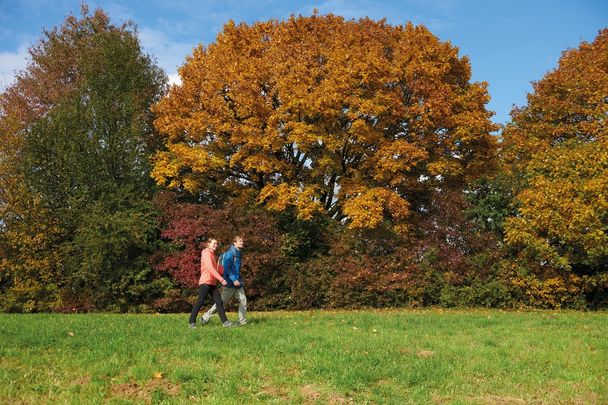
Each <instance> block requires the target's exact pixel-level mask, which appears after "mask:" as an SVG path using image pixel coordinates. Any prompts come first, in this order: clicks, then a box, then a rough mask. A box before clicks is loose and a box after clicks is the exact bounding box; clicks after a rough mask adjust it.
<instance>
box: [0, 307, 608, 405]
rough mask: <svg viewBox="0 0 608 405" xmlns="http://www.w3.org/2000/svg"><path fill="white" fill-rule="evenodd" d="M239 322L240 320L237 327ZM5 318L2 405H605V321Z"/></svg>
mask: <svg viewBox="0 0 608 405" xmlns="http://www.w3.org/2000/svg"><path fill="white" fill-rule="evenodd" d="M229 315H230V318H232V319H234V318H235V317H236V314H234V313H232V314H229ZM249 320H250V324H249V325H247V326H246V327H239V328H231V329H225V328H221V327H220V326H219V322H218V320H217V317H216V318H214V319H213V320H212V322H211V323H210V324H209V325H206V326H200V324H199V327H198V328H197V329H192V330H191V329H188V328H187V315H186V314H182V315H110V314H88V315H58V314H37V315H7V314H4V315H0V403H15V404H17V403H32V404H39V403H53V404H55V403H75V404H79V403H82V404H85V403H110V404H124V403H210V404H213V403H217V404H224V403H235V404H236V403H323V404H324V403H357V404H359V403H395V404H402V403H420V404H432V403H438V404H477V403H478V404H488V403H489V404H524V403H534V404H559V403H564V404H570V403H589V404H596V403H608V381H607V380H608V338H607V337H608V313H606V312H595V313H588V312H554V311H532V312H503V311H495V310H463V311H459V310H454V311H442V310H419V311H417V310H389V311H352V312H347V311H344V312H334V311H331V312H330V311H319V312H275V313H251V314H250V316H249Z"/></svg>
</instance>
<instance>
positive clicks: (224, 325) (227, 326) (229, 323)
mask: <svg viewBox="0 0 608 405" xmlns="http://www.w3.org/2000/svg"><path fill="white" fill-rule="evenodd" d="M222 326H223V327H224V328H232V327H233V326H235V325H234V324H233V323H232V322H230V321H226V322H224V323H223V324H222Z"/></svg>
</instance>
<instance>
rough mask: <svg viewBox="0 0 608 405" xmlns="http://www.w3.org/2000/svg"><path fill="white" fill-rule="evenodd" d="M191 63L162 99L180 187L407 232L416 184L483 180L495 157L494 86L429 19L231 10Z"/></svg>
mask: <svg viewBox="0 0 608 405" xmlns="http://www.w3.org/2000/svg"><path fill="white" fill-rule="evenodd" d="M179 73H180V76H181V79H182V84H181V85H180V86H174V87H173V88H172V89H171V90H170V92H169V94H168V96H167V97H165V98H164V99H163V100H161V101H160V102H159V103H158V104H157V105H156V106H155V108H154V112H155V114H156V115H157V119H156V122H155V125H156V128H157V129H158V130H159V131H160V132H161V133H162V134H163V135H164V136H165V143H166V149H165V150H163V151H162V152H159V153H158V154H157V155H156V156H155V158H154V164H155V167H154V170H153V173H152V175H153V177H154V179H155V180H156V182H157V183H158V184H160V185H164V186H166V187H168V188H173V189H181V190H186V191H188V192H190V193H193V194H196V193H199V192H202V191H205V190H207V189H209V188H210V185H211V184H219V185H221V186H222V187H224V190H225V191H226V193H227V194H229V195H231V196H232V197H235V198H237V199H240V200H242V199H243V198H242V196H243V195H244V194H245V195H247V198H251V196H253V197H254V198H256V199H257V201H259V202H261V203H264V204H266V205H267V206H268V207H269V208H271V209H275V210H285V209H287V208H288V207H295V208H296V212H297V214H298V216H299V217H300V218H302V219H308V218H310V217H311V216H312V215H314V214H315V213H317V212H323V211H325V212H327V213H328V214H329V215H330V216H333V217H335V218H337V219H344V218H345V217H347V219H348V220H349V224H350V226H351V227H374V226H377V225H378V224H379V223H381V222H383V221H384V220H385V219H392V221H393V223H395V224H397V225H398V226H400V227H401V228H400V229H401V230H404V229H405V228H406V227H407V218H408V210H409V205H410V202H411V201H408V197H409V194H410V193H411V191H412V190H414V189H416V190H420V189H423V191H424V190H426V191H425V192H432V190H433V189H434V187H436V186H437V183H446V182H455V183H462V182H464V181H467V180H469V179H472V178H475V177H477V176H479V175H480V174H481V173H482V172H483V171H484V170H486V169H487V167H488V165H490V164H491V161H492V159H493V156H494V154H493V152H494V148H495V141H494V138H493V137H492V136H491V135H490V134H489V133H490V132H491V131H492V130H494V129H496V127H495V126H494V125H493V124H492V123H491V122H490V119H489V118H490V116H491V113H490V112H488V111H486V109H485V104H486V103H487V101H488V99H489V96H488V94H487V91H486V84H485V83H470V81H469V80H470V65H469V62H468V59H467V58H466V57H459V56H458V49H457V48H455V47H454V46H452V45H451V44H450V43H447V42H441V41H439V40H438V39H437V38H436V37H435V36H433V35H432V34H431V33H430V32H429V31H428V30H427V29H426V28H425V27H423V26H417V27H415V26H413V25H412V24H408V25H406V26H390V25H388V24H386V23H385V22H384V21H379V22H378V21H372V20H370V19H361V20H358V21H354V20H350V21H348V20H344V19H343V18H341V17H337V16H333V15H327V16H319V15H316V14H315V15H313V16H312V17H291V18H290V19H289V20H287V21H280V22H279V21H269V22H262V23H256V24H253V25H246V24H239V25H236V24H234V23H233V22H230V23H228V24H226V25H225V26H224V29H223V31H222V32H221V33H220V34H219V35H218V37H217V40H216V42H215V43H212V44H210V45H209V46H208V47H203V46H202V45H201V46H199V47H198V48H196V49H195V50H194V52H193V54H192V55H191V56H190V57H188V58H187V61H186V63H185V64H184V66H182V67H181V68H180V70H179ZM421 176H426V178H429V179H430V181H428V182H426V183H425V184H421V182H420V181H419V179H420V178H421ZM425 188H426V189H425ZM251 190H255V192H254V193H253V194H252V193H251Z"/></svg>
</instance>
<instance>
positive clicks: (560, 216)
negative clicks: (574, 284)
mask: <svg viewBox="0 0 608 405" xmlns="http://www.w3.org/2000/svg"><path fill="white" fill-rule="evenodd" d="M512 116H513V122H512V123H511V124H510V125H508V126H507V128H506V129H505V131H504V145H503V148H504V152H503V155H504V158H505V162H506V167H505V170H506V171H507V172H508V173H511V175H512V177H513V178H514V179H515V180H514V187H515V191H516V193H517V195H516V205H517V208H518V211H517V214H516V215H515V216H514V217H512V218H509V219H508V220H507V222H506V241H507V242H508V243H509V244H510V245H512V246H514V247H518V248H519V249H520V250H521V251H522V253H524V254H527V255H529V256H531V257H533V258H535V260H536V261H537V262H539V263H542V264H544V265H545V266H548V267H550V268H554V269H562V270H566V271H569V270H571V269H572V268H573V267H574V268H575V270H576V269H577V268H578V270H580V271H582V274H585V273H589V272H591V273H594V272H596V271H598V270H602V269H603V270H604V271H605V269H606V265H608V29H604V30H602V31H601V32H600V33H599V35H598V36H597V38H596V39H595V40H594V41H593V42H591V43H582V44H581V45H580V47H579V48H577V49H571V50H567V51H565V52H564V53H563V55H562V57H561V59H560V61H559V66H558V67H557V68H556V69H555V70H554V71H552V72H550V73H548V74H547V75H546V76H545V77H544V78H543V79H542V80H540V81H539V82H536V83H534V92H533V93H532V94H530V95H529V96H528V104H527V105H526V106H525V107H522V108H519V109H515V110H514V111H513V113H512ZM579 273H580V272H579Z"/></svg>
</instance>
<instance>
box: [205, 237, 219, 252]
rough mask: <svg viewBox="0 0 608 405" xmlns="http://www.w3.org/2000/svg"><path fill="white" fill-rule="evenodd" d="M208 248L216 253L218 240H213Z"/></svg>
mask: <svg viewBox="0 0 608 405" xmlns="http://www.w3.org/2000/svg"><path fill="white" fill-rule="evenodd" d="M207 247H208V248H209V249H211V250H213V251H214V252H215V249H216V248H217V240H215V239H211V240H210V241H209V244H208V245H207Z"/></svg>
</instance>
